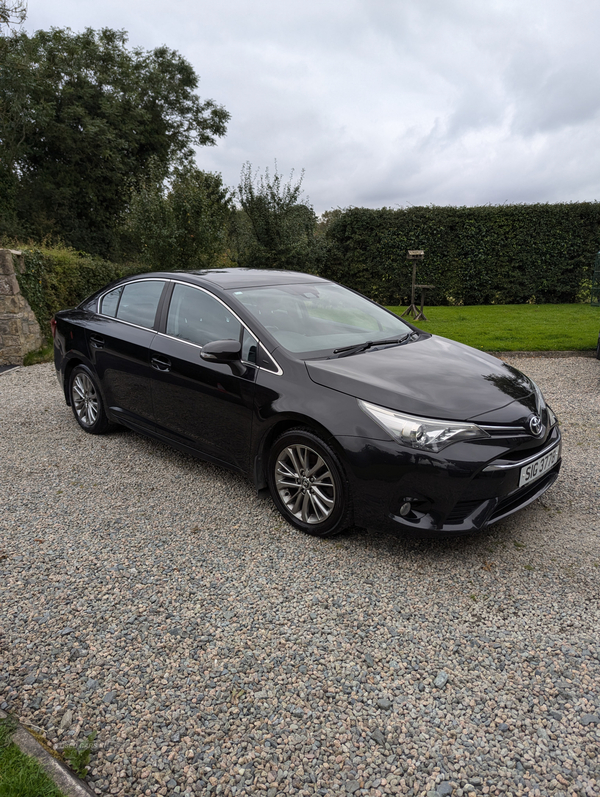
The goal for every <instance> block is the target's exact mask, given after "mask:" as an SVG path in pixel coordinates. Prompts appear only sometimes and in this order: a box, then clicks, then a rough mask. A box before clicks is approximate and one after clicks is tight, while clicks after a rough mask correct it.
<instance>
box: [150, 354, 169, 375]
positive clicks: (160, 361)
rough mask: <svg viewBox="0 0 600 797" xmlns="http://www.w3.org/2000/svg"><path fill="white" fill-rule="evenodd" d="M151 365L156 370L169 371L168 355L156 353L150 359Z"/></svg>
mask: <svg viewBox="0 0 600 797" xmlns="http://www.w3.org/2000/svg"><path fill="white" fill-rule="evenodd" d="M150 363H151V364H152V367H153V368H155V369H156V370H157V371H170V370H171V360H169V358H168V357H157V356H156V355H155V356H154V357H152V359H151V360H150Z"/></svg>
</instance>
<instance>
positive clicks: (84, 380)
mask: <svg viewBox="0 0 600 797" xmlns="http://www.w3.org/2000/svg"><path fill="white" fill-rule="evenodd" d="M69 395H70V397H71V407H72V409H73V415H74V416H75V420H76V421H77V423H78V424H79V425H80V426H81V428H82V429H83V430H84V431H86V432H89V434H104V432H106V431H108V429H109V428H110V423H109V421H108V418H107V417H106V413H105V412H104V405H103V403H102V397H101V395H100V391H99V389H98V386H97V385H96V381H95V380H94V377H93V376H92V373H91V371H89V369H87V368H86V367H85V366H84V365H78V366H77V367H76V368H74V369H73V371H72V372H71V378H70V380H69Z"/></svg>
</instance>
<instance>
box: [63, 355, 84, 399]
mask: <svg viewBox="0 0 600 797" xmlns="http://www.w3.org/2000/svg"><path fill="white" fill-rule="evenodd" d="M78 365H86V363H85V362H84V361H83V360H81V359H80V358H79V357H72V358H71V359H70V360H69V361H68V363H67V364H66V366H65V375H64V379H63V391H64V394H65V401H66V402H67V405H68V406H69V407H70V406H71V395H70V391H69V382H70V381H71V373H72V372H73V369H74V368H77V366H78Z"/></svg>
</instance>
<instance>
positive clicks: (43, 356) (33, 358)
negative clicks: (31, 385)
mask: <svg viewBox="0 0 600 797" xmlns="http://www.w3.org/2000/svg"><path fill="white" fill-rule="evenodd" d="M53 360H54V344H53V342H52V341H51V342H50V343H46V344H44V345H43V346H42V348H41V349H38V350H37V351H30V352H29V353H28V354H26V355H25V357H24V358H23V365H38V363H51V362H52V361H53Z"/></svg>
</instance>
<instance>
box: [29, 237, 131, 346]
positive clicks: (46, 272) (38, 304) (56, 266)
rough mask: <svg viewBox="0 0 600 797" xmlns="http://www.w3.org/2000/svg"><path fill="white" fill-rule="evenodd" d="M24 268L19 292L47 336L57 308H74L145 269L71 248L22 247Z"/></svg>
mask: <svg viewBox="0 0 600 797" xmlns="http://www.w3.org/2000/svg"><path fill="white" fill-rule="evenodd" d="M22 251H23V255H24V259H25V270H24V273H23V274H18V273H17V281H18V283H19V287H20V288H21V293H22V294H23V296H24V297H25V298H26V299H27V301H28V302H29V305H30V307H31V309H32V310H33V312H34V313H35V317H36V318H37V320H38V323H39V325H40V327H41V329H42V334H45V335H48V333H49V331H50V319H51V318H52V316H53V315H54V313H56V312H57V311H58V310H64V309H65V308H67V307H75V306H76V305H78V304H79V303H80V302H82V301H83V300H84V299H85V298H86V296H89V295H90V294H91V293H93V292H94V291H97V290H98V289H99V288H102V287H103V286H104V285H106V284H107V283H108V282H112V281H113V280H116V279H120V278H121V277H124V276H126V275H127V274H136V273H139V272H141V271H145V270H146V269H145V268H143V267H138V266H131V265H127V266H123V265H117V264H115V263H111V262H109V261H108V260H102V258H99V257H92V256H91V255H87V254H85V253H83V252H76V251H75V250H74V249H66V248H65V249H61V248H52V249H23V250H22Z"/></svg>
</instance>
